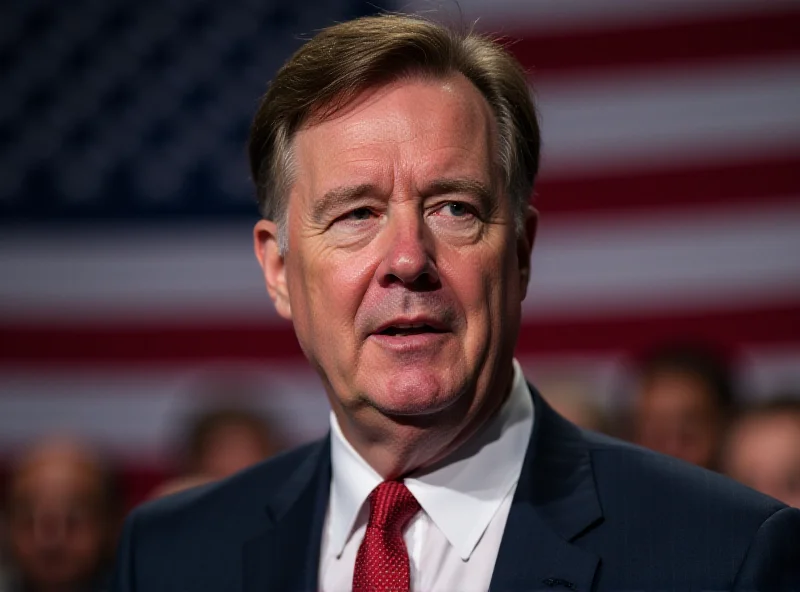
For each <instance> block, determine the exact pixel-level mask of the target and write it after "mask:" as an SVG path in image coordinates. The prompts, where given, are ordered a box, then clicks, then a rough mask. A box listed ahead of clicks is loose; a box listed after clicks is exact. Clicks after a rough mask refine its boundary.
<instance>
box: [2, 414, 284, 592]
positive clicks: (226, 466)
mask: <svg viewBox="0 0 800 592" xmlns="http://www.w3.org/2000/svg"><path fill="white" fill-rule="evenodd" d="M184 440H185V442H184V444H183V451H182V452H183V458H182V462H181V474H180V475H179V476H178V477H176V478H174V479H170V480H169V481H166V482H165V483H162V484H161V485H160V486H159V487H157V488H156V489H155V490H154V491H153V493H152V494H151V495H150V497H152V498H158V497H163V496H165V495H171V494H173V493H177V492H179V491H183V490H185V489H190V488H192V487H197V486H198V485H204V484H206V483H210V482H212V481H217V480H219V479H224V478H225V477H229V476H231V475H233V474H234V473H238V472H239V471H241V470H243V469H246V468H247V467H250V466H252V465H254V464H256V463H258V462H261V461H262V460H264V459H266V458H268V457H270V456H272V455H273V454H274V453H275V452H277V450H278V438H276V436H275V434H274V432H273V430H271V429H270V426H269V424H268V423H267V422H266V421H265V420H264V419H263V418H262V417H261V416H260V415H258V414H257V413H255V412H253V411H249V410H246V409H242V408H238V407H231V408H214V409H211V410H207V411H204V412H202V413H200V414H199V415H197V416H195V417H194V418H193V419H192V420H191V421H190V422H189V426H188V429H187V430H186V435H185V438H184ZM0 592H2V591H0Z"/></svg>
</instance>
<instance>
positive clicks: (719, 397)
mask: <svg viewBox="0 0 800 592" xmlns="http://www.w3.org/2000/svg"><path fill="white" fill-rule="evenodd" d="M639 374H640V380H639V389H638V392H637V393H636V397H635V400H634V408H633V439H634V441H635V442H636V443H637V444H640V445H641V446H645V447H647V448H650V449H651V450H655V451H657V452H661V453H664V454H669V455H670V456H674V457H675V458H680V459H681V460H685V461H686V462H690V463H692V464H696V465H698V466H701V467H704V468H706V469H712V470H716V469H718V465H719V462H718V460H719V453H720V448H721V446H722V440H723V436H724V433H725V428H726V427H727V423H728V419H729V417H730V415H731V413H732V409H733V404H734V394H733V391H734V389H733V379H732V377H731V372H730V370H729V368H728V365H727V363H726V362H725V361H724V360H723V359H722V358H721V356H719V355H718V354H717V353H715V352H714V351H712V350H711V349H710V348H708V347H707V346H703V345H700V344H695V343H675V344H667V345H664V346H661V347H658V348H656V349H654V350H653V351H652V352H650V353H649V354H648V355H647V356H646V357H645V358H644V359H643V360H642V362H641V365H640V371H639Z"/></svg>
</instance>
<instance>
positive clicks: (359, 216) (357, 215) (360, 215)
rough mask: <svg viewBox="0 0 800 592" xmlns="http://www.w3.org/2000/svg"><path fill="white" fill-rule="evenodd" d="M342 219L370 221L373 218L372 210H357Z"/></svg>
mask: <svg viewBox="0 0 800 592" xmlns="http://www.w3.org/2000/svg"><path fill="white" fill-rule="evenodd" d="M342 217H343V218H344V219H345V220H368V219H369V218H371V217H372V210H370V209H369V208H356V209H355V210H353V211H352V212H348V213H347V214H345V215H344V216H342Z"/></svg>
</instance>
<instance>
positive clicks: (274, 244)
mask: <svg viewBox="0 0 800 592" xmlns="http://www.w3.org/2000/svg"><path fill="white" fill-rule="evenodd" d="M253 248H254V250H255V253H256V259H258V263H259V264H260V265H261V269H262V270H263V272H264V281H265V282H266V284H267V292H269V296H270V298H272V302H273V303H274V304H275V310H277V311H278V314H279V315H281V316H282V317H283V318H285V319H288V320H291V319H292V306H291V304H290V303H289V290H288V288H287V285H286V263H285V261H284V257H283V254H282V253H281V250H280V246H279V243H278V225H277V224H276V223H275V222H273V221H272V220H259V221H258V222H257V223H256V226H255V228H254V229H253Z"/></svg>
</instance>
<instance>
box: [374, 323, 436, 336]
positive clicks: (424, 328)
mask: <svg viewBox="0 0 800 592" xmlns="http://www.w3.org/2000/svg"><path fill="white" fill-rule="evenodd" d="M427 333H445V329H444V327H440V326H434V325H432V324H429V323H397V324H394V325H388V326H387V327H385V328H383V329H381V330H380V331H378V332H377V333H376V335H388V336H390V337H406V336H409V335H424V334H427Z"/></svg>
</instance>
